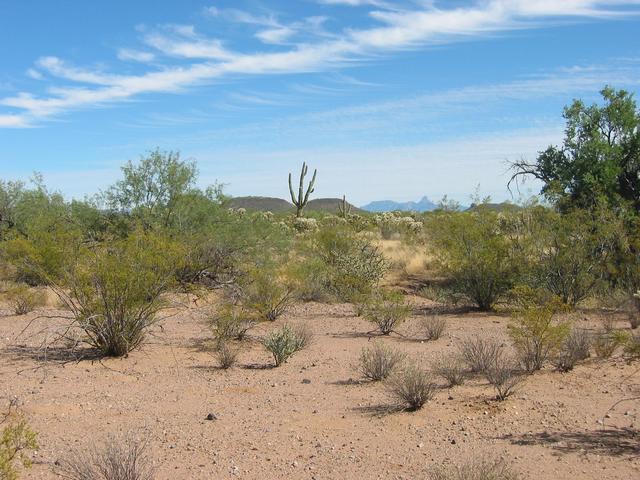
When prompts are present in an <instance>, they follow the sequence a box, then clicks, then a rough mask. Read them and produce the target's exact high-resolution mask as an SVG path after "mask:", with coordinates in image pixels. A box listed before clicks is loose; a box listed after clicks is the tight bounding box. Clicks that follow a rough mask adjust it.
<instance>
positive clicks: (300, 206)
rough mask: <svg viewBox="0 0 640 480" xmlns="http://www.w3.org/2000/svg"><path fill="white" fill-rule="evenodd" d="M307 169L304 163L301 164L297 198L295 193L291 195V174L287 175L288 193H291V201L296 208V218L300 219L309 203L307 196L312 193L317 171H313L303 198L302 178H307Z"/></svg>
mask: <svg viewBox="0 0 640 480" xmlns="http://www.w3.org/2000/svg"><path fill="white" fill-rule="evenodd" d="M308 170H309V167H308V166H307V164H306V163H304V162H303V163H302V171H301V172H300V187H299V188H298V198H296V195H295V193H293V185H292V184H291V173H289V193H291V201H292V202H293V204H294V205H295V206H296V217H298V218H299V217H302V212H303V210H304V207H306V206H307V202H308V201H309V195H311V194H312V193H313V186H314V185H315V183H316V174H317V173H318V170H317V169H316V170H314V171H313V177H312V178H311V182H309V186H308V187H307V192H306V193H305V194H304V196H303V192H304V177H306V176H307V171H308Z"/></svg>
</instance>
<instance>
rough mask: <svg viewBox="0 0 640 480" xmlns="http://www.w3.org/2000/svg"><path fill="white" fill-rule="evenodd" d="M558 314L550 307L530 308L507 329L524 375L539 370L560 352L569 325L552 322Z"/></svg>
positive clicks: (569, 327) (518, 316)
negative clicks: (524, 372)
mask: <svg viewBox="0 0 640 480" xmlns="http://www.w3.org/2000/svg"><path fill="white" fill-rule="evenodd" d="M557 311H558V310H557V306H556V305H555V304H553V303H549V304H547V305H544V306H529V307H526V308H524V309H522V310H520V311H519V312H517V313H516V315H515V316H514V320H513V322H512V323H511V324H510V325H509V326H508V330H509V336H510V337H511V340H512V341H513V345H514V347H515V348H516V351H517V353H518V358H519V360H520V363H521V365H522V367H523V368H524V369H525V370H526V371H527V372H534V371H536V370H540V369H541V368H542V367H543V366H544V364H545V362H546V361H547V360H548V359H549V358H552V357H553V356H555V354H556V353H557V352H558V351H559V350H560V348H561V347H562V345H563V343H564V341H565V339H566V338H567V336H568V335H569V332H570V331H571V326H570V325H569V323H568V322H558V321H556V320H555V319H554V316H555V314H556V312H557Z"/></svg>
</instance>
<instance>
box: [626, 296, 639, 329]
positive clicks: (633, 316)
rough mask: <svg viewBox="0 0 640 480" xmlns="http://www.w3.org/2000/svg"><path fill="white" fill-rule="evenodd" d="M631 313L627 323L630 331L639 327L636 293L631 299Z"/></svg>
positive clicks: (637, 297)
mask: <svg viewBox="0 0 640 480" xmlns="http://www.w3.org/2000/svg"><path fill="white" fill-rule="evenodd" d="M631 301H632V311H631V312H630V314H629V323H630V324H631V328H632V329H634V330H635V329H636V328H638V327H640V292H636V293H634V294H633V297H632V300H631Z"/></svg>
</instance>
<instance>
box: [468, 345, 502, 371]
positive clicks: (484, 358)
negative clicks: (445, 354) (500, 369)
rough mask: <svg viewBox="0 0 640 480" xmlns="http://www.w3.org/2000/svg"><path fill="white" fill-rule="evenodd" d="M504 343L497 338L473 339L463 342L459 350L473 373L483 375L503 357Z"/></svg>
mask: <svg viewBox="0 0 640 480" xmlns="http://www.w3.org/2000/svg"><path fill="white" fill-rule="evenodd" d="M502 348H503V347H502V343H500V342H499V341H498V340H496V339H495V338H483V337H473V338H467V339H465V340H463V341H462V342H461V343H460V345H459V346H458V349H459V351H460V356H461V358H462V360H463V361H464V363H465V364H466V365H467V367H468V368H469V370H471V372H472V373H483V372H484V371H485V370H486V369H487V368H488V367H489V366H490V365H493V364H494V363H495V362H496V359H497V358H498V357H499V356H500V355H501V352H502Z"/></svg>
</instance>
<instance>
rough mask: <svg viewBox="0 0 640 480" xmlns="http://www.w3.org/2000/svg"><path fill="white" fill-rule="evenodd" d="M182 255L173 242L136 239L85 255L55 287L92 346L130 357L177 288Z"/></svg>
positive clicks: (147, 236) (148, 236)
mask: <svg viewBox="0 0 640 480" xmlns="http://www.w3.org/2000/svg"><path fill="white" fill-rule="evenodd" d="M180 252H181V250H180V248H179V247H178V246H177V245H176V244H175V243H173V242H172V241H170V240H166V239H163V238H162V237H159V236H155V235H151V234H142V233H140V234H134V235H132V236H130V237H129V238H127V239H126V240H114V241H112V242H109V243H108V245H103V246H98V247H94V248H87V249H85V250H83V251H80V252H79V253H78V255H77V257H76V258H75V259H70V263H71V265H70V267H69V270H68V271H67V273H66V275H65V277H64V279H63V283H61V284H54V285H53V288H54V290H55V292H56V293H57V294H58V297H59V298H60V300H61V301H62V302H63V303H64V304H65V305H66V306H67V307H68V308H69V310H71V312H72V313H73V315H74V317H75V322H76V324H77V325H78V326H79V327H80V328H81V329H82V330H83V331H84V333H85V334H86V336H87V342H88V343H89V344H90V345H91V346H93V347H94V348H96V349H98V350H99V351H100V352H101V353H102V354H103V355H107V356H122V355H126V354H127V353H129V352H130V351H131V350H134V349H135V348H137V347H138V346H139V345H140V344H141V343H142V342H143V341H144V339H145V336H146V333H147V331H148V329H149V328H150V327H151V326H152V325H153V324H154V323H155V322H156V321H157V317H156V314H157V313H158V312H159V311H160V310H161V309H162V308H163V307H165V306H166V304H165V302H164V301H163V300H162V295H163V294H164V293H165V292H167V291H168V290H169V288H170V287H171V286H172V285H173V282H174V279H175V276H174V275H175V271H176V268H177V267H178V265H179V258H180Z"/></svg>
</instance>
